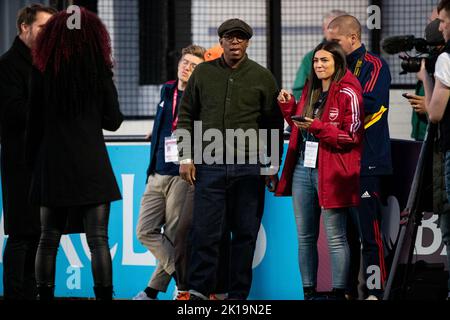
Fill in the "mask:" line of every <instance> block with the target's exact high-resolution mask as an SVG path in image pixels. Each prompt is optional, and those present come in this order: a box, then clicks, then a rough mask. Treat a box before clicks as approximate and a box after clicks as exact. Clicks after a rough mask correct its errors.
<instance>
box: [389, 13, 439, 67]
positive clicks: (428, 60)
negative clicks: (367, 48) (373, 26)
mask: <svg viewBox="0 0 450 320" xmlns="http://www.w3.org/2000/svg"><path fill="white" fill-rule="evenodd" d="M425 38H426V39H423V38H416V37H415V36H413V35H404V36H393V37H388V38H386V39H384V40H383V42H382V43H381V47H382V48H383V50H384V51H385V52H386V53H387V54H397V53H400V52H404V53H405V56H402V55H400V56H399V58H400V59H402V60H403V61H402V64H401V67H402V69H403V71H402V72H400V74H406V73H414V72H419V71H420V65H421V61H422V59H425V68H426V70H427V71H428V73H430V74H433V73H434V65H435V64H436V60H437V58H438V56H439V54H440V53H441V52H442V49H443V46H444V45H445V40H444V37H443V36H442V33H441V32H440V31H439V20H438V19H436V20H434V21H432V22H430V23H429V24H428V25H427V27H426V29H425ZM413 49H415V50H416V51H417V53H418V54H417V55H416V56H410V55H409V54H408V53H407V51H411V50H413Z"/></svg>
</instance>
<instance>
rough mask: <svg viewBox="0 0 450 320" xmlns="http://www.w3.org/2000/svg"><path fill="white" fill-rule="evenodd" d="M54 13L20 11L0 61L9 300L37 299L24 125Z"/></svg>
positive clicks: (35, 226)
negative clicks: (35, 59)
mask: <svg viewBox="0 0 450 320" xmlns="http://www.w3.org/2000/svg"><path fill="white" fill-rule="evenodd" d="M54 13H56V10H54V9H53V8H50V7H44V6H42V5H39V4H34V5H30V6H27V7H25V8H22V9H21V10H20V11H19V13H18V18H17V28H18V32H19V35H18V36H17V37H16V39H15V40H14V43H13V45H12V47H11V49H10V50H9V51H8V52H6V53H5V54H4V55H3V56H2V57H1V58H0V131H1V146H2V148H1V173H2V192H3V212H4V215H5V216H4V221H5V234H7V235H9V238H8V241H7V243H6V247H5V252H4V255H3V287H4V297H5V300H6V299H8V300H24V299H26V300H34V299H36V295H37V292H36V281H35V276H34V260H35V255H36V250H37V246H38V243H39V236H40V233H41V230H40V223H39V207H37V206H36V207H33V206H31V205H29V202H28V191H29V186H30V182H31V172H30V171H29V170H28V169H27V167H26V165H25V153H24V146H25V125H26V118H27V113H28V112H27V109H28V108H27V104H28V101H27V100H28V91H29V77H30V73H31V67H32V58H31V49H32V48H33V46H34V43H35V40H36V37H37V35H38V34H39V32H40V30H41V29H42V28H43V26H44V25H45V23H46V22H47V21H48V19H50V17H51V16H52V14H54Z"/></svg>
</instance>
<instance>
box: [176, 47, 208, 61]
mask: <svg viewBox="0 0 450 320" xmlns="http://www.w3.org/2000/svg"><path fill="white" fill-rule="evenodd" d="M205 52H206V49H205V48H203V47H200V46H197V45H195V44H191V45H189V46H187V47H186V48H183V50H181V56H182V57H183V56H184V55H186V54H192V55H193V56H196V57H198V58H200V59H202V60H205Z"/></svg>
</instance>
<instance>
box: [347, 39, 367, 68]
mask: <svg viewBox="0 0 450 320" xmlns="http://www.w3.org/2000/svg"><path fill="white" fill-rule="evenodd" d="M365 52H366V47H365V46H364V44H361V47H359V48H358V49H356V50H355V51H353V52H352V53H350V54H349V55H348V56H347V64H348V66H349V67H351V66H353V65H354V64H355V63H356V61H358V59H359V58H361V57H362V56H363V54H364V53H365Z"/></svg>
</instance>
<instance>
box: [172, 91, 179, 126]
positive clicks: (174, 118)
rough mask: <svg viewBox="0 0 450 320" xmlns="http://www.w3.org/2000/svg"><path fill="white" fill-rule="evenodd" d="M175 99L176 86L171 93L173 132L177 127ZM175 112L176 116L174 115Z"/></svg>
mask: <svg viewBox="0 0 450 320" xmlns="http://www.w3.org/2000/svg"><path fill="white" fill-rule="evenodd" d="M177 100H178V88H175V92H174V93H173V101H172V119H173V122H172V132H174V131H175V130H176V128H177V124H178V112H177ZM175 113H176V114H177V116H176V117H175Z"/></svg>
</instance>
